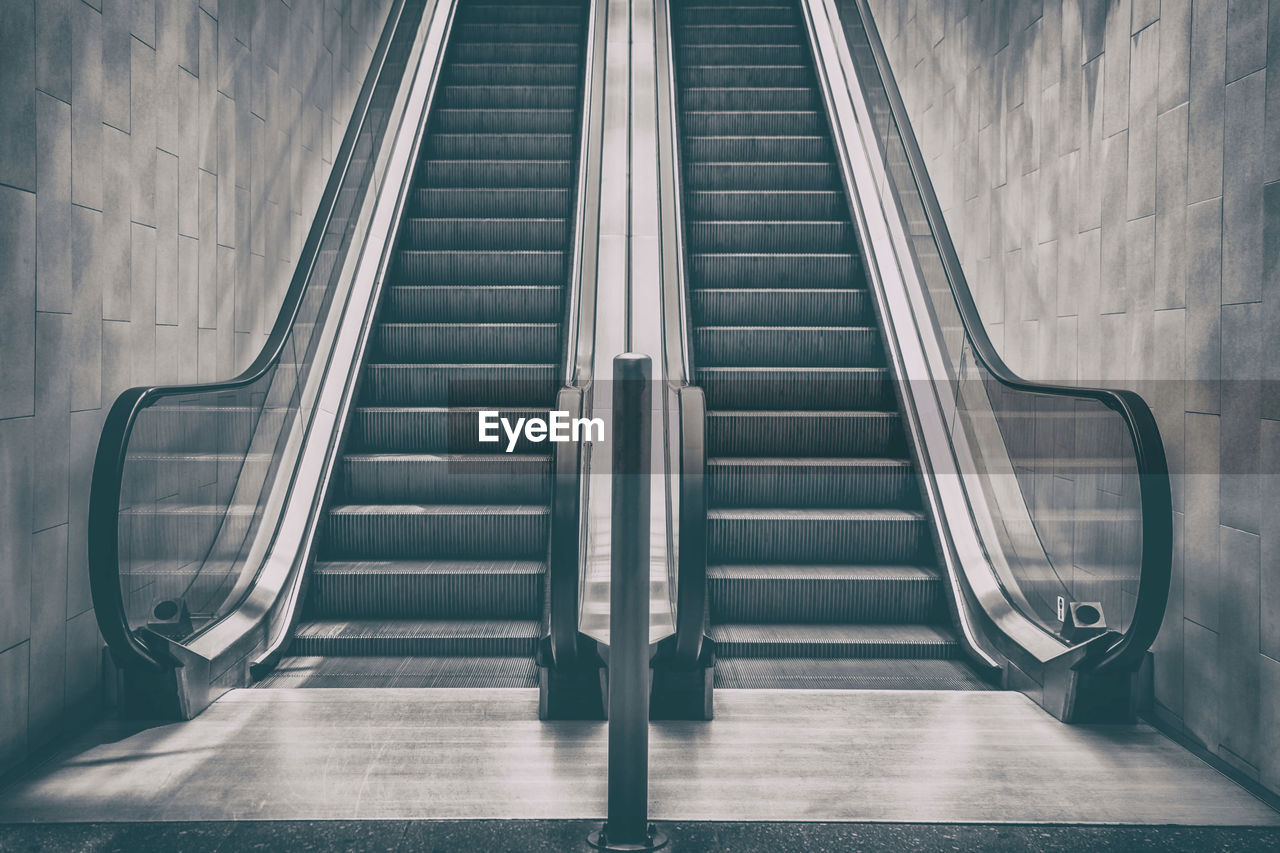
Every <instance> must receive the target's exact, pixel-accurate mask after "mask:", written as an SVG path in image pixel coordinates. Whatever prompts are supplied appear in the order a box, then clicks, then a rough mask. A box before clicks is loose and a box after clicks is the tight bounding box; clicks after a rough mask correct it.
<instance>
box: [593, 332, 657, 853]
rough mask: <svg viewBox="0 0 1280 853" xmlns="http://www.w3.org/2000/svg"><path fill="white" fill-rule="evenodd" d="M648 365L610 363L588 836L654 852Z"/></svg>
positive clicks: (634, 360)
mask: <svg viewBox="0 0 1280 853" xmlns="http://www.w3.org/2000/svg"><path fill="white" fill-rule="evenodd" d="M652 371H653V368H652V363H651V362H650V360H649V357H648V356H647V355H637V354H635V353H623V354H622V355H619V356H617V357H616V358H614V360H613V437H612V440H613V504H612V523H611V532H610V539H611V544H610V549H611V550H610V566H609V573H610V578H611V580H610V593H609V698H608V702H609V816H608V819H607V820H606V821H605V824H604V826H603V827H602V828H601V829H599V830H597V831H595V832H593V833H591V835H590V836H589V837H588V839H587V840H588V841H589V842H590V843H591V844H592V846H594V847H598V848H600V849H601V850H657V849H658V848H659V847H662V846H664V845H665V844H666V843H667V839H666V837H665V836H664V835H663V834H662V833H660V832H658V830H657V828H656V827H654V826H653V825H652V824H650V823H649V484H650V448H649V435H650V429H651V425H650V424H651V416H652V409H653V406H652V403H651V400H650V393H651V387H652V381H651V377H652Z"/></svg>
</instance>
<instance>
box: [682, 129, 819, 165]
mask: <svg viewBox="0 0 1280 853" xmlns="http://www.w3.org/2000/svg"><path fill="white" fill-rule="evenodd" d="M684 152H685V153H684V157H685V162H687V163H698V162H713V163H764V162H783V163H803V162H805V161H814V160H820V159H822V158H824V157H827V156H829V154H830V151H829V150H828V143H827V140H826V139H825V138H823V137H822V136H786V135H779V136H694V137H691V138H690V139H689V140H687V141H686V142H685V147H684Z"/></svg>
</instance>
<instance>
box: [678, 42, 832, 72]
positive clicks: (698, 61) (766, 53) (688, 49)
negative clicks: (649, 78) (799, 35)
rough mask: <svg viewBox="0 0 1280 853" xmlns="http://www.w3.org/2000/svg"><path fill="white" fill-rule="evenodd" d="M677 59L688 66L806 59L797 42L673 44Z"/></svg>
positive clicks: (800, 60) (795, 62) (765, 63)
mask: <svg viewBox="0 0 1280 853" xmlns="http://www.w3.org/2000/svg"><path fill="white" fill-rule="evenodd" d="M676 57H677V62H678V63H679V64H680V65H682V66H688V65H773V64H779V65H800V64H802V63H807V62H808V61H809V55H808V52H807V51H806V50H805V49H804V47H803V45H802V44H800V43H799V42H798V41H797V42H792V43H790V44H698V45H690V44H688V43H680V44H677V46H676Z"/></svg>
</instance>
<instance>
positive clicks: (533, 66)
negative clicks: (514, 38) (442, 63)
mask: <svg viewBox="0 0 1280 853" xmlns="http://www.w3.org/2000/svg"><path fill="white" fill-rule="evenodd" d="M445 81H446V82H447V83H448V84H449V85H460V86H477V85H489V86H495V85H496V86H501V85H510V84H526V85H551V86H575V87H576V86H577V85H578V66H577V65H574V64H573V63H571V62H509V63H508V62H455V63H452V64H451V65H450V66H449V67H448V68H447V69H446V70H445Z"/></svg>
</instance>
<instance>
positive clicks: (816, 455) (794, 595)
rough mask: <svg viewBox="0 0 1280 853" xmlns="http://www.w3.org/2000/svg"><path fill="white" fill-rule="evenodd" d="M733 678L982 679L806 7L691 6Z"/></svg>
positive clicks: (695, 144)
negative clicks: (951, 605) (899, 391)
mask: <svg viewBox="0 0 1280 853" xmlns="http://www.w3.org/2000/svg"><path fill="white" fill-rule="evenodd" d="M673 42H674V47H675V50H674V54H675V64H676V80H675V83H676V92H677V107H678V109H679V110H680V111H681V121H680V131H681V134H682V139H681V149H682V151H681V153H682V159H683V171H684V179H685V180H684V187H683V190H684V209H685V237H686V247H687V252H688V255H687V257H688V277H689V287H690V302H691V313H692V320H693V325H694V328H693V334H692V338H693V348H694V355H695V366H696V367H697V374H696V375H697V381H698V384H700V385H701V386H702V387H703V390H704V393H705V394H706V399H707V409H708V411H707V456H708V464H707V477H708V486H707V488H708V501H709V509H708V511H707V557H708V562H709V564H710V565H709V568H708V583H709V588H710V595H711V600H710V602H709V604H710V613H711V628H710V631H711V636H712V638H713V639H714V640H715V641H716V644H717V656H718V663H717V674H716V685H717V686H720V687H815V688H818V687H822V688H826V687H866V688H898V689H912V688H917V689H918V688H930V687H933V688H945V689H974V688H975V687H982V686H985V685H982V684H981V682H978V681H977V679H976V678H974V676H973V674H972V672H970V671H969V670H968V669H967V668H966V667H965V666H964V665H963V663H961V662H957V661H951V660H944V658H951V657H958V656H959V654H960V652H959V648H958V644H957V642H956V640H955V638H954V636H953V635H952V633H951V631H950V629H949V627H947V625H946V624H945V623H946V621H947V617H946V608H945V606H944V602H945V598H944V595H945V593H944V584H943V583H942V575H941V573H940V571H939V570H938V568H937V567H936V564H935V563H936V560H935V557H934V555H933V553H932V544H931V540H930V538H929V536H928V533H927V530H928V528H927V522H928V520H929V519H928V516H927V515H926V514H925V513H924V512H922V511H921V509H920V507H921V503H920V498H919V493H918V486H917V485H916V483H915V477H914V474H915V467H914V465H913V463H912V462H911V460H910V458H909V454H908V447H907V443H906V436H905V433H904V431H903V428H902V423H901V415H900V413H899V411H898V404H897V400H896V399H895V397H894V393H893V390H892V389H893V384H894V383H893V374H892V372H891V371H890V370H889V368H888V367H886V360H885V354H884V349H883V344H882V339H881V331H880V326H879V323H878V320H877V318H876V316H875V307H874V305H873V303H872V300H871V295H870V292H869V291H868V290H867V289H866V283H865V281H864V279H863V273H862V269H861V266H860V265H861V261H862V259H861V255H860V251H859V247H858V239H857V234H856V231H855V229H854V227H853V222H852V219H851V217H850V212H849V207H848V205H847V202H846V199H845V198H844V185H843V178H842V176H841V172H840V169H839V167H838V164H837V163H836V161H835V159H834V156H835V155H834V151H835V148H834V146H833V145H832V144H831V139H830V129H829V126H828V125H827V122H826V116H825V114H824V112H825V109H824V106H823V104H824V101H823V99H822V97H821V93H820V92H819V91H818V88H817V85H818V84H817V79H818V78H817V75H816V73H815V69H814V68H813V61H812V58H811V56H810V52H809V45H808V36H807V33H806V29H805V27H804V25H803V19H802V16H801V15H800V12H799V10H798V8H797V5H796V3H795V2H785V0H694V2H692V3H691V4H689V5H682V6H680V7H678V9H677V10H676V13H675V15H674V32H673Z"/></svg>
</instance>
